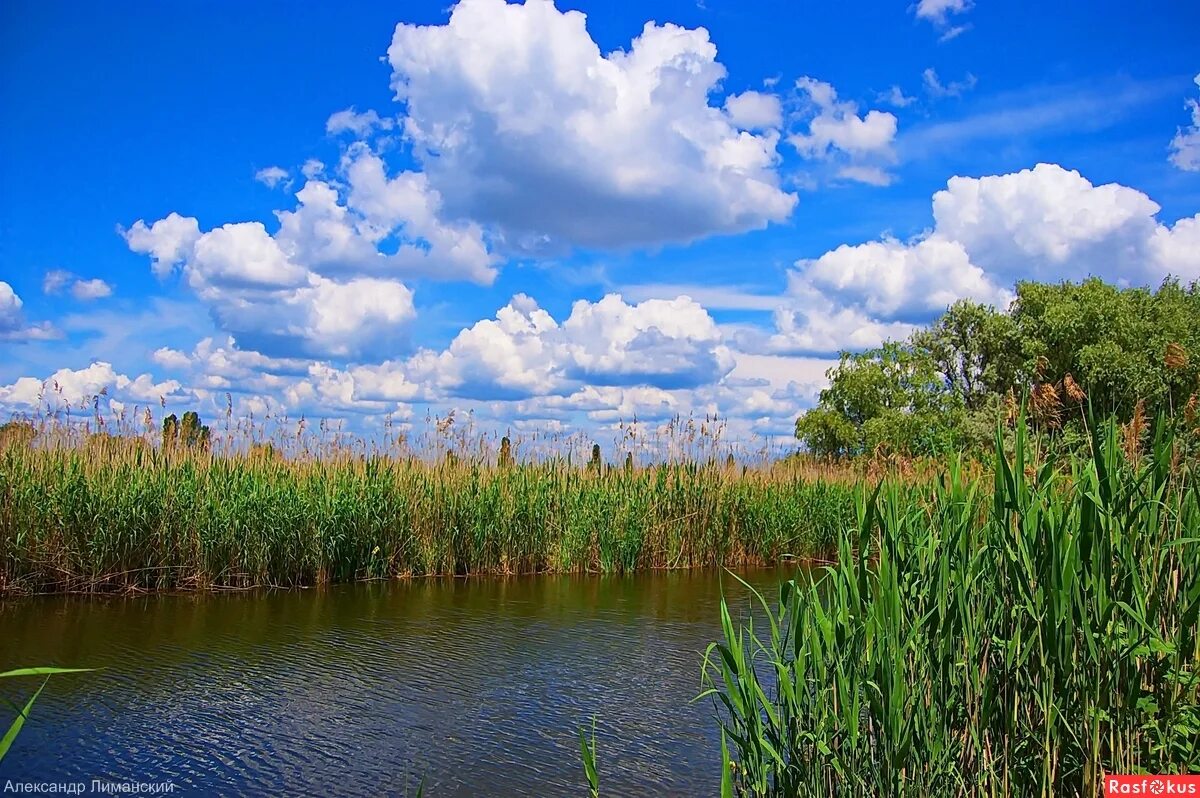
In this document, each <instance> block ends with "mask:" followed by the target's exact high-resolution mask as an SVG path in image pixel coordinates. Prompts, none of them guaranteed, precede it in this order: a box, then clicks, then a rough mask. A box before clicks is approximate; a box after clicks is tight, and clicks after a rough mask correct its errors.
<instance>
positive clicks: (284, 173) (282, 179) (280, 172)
mask: <svg viewBox="0 0 1200 798" xmlns="http://www.w3.org/2000/svg"><path fill="white" fill-rule="evenodd" d="M289 177H290V176H289V174H288V170H286V169H284V168H283V167H282V166H268V167H265V168H263V169H259V170H258V171H257V172H255V173H254V179H255V180H257V181H258V182H260V183H262V184H263V185H264V186H266V187H267V188H275V187H276V186H278V185H280V184H283V185H285V186H286V185H289V184H290V182H291V181H290V180H289Z"/></svg>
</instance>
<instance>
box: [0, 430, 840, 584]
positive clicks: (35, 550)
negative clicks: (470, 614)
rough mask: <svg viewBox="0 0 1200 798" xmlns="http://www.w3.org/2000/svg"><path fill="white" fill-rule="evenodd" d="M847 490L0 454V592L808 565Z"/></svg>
mask: <svg viewBox="0 0 1200 798" xmlns="http://www.w3.org/2000/svg"><path fill="white" fill-rule="evenodd" d="M862 493H863V488H862V487H860V486H859V485H858V484H857V483H856V482H851V481H849V480H846V479H838V478H832V479H830V478H823V477H821V476H814V475H813V473H812V471H811V469H805V468H801V467H796V466H789V465H788V464H786V463H785V464H778V465H776V466H774V467H770V468H745V467H742V466H740V465H735V464H715V463H711V464H703V465H701V464H695V463H685V464H668V465H660V466H654V467H648V468H638V467H633V466H629V467H609V466H583V467H580V466H577V465H576V466H571V465H569V464H567V463H565V462H563V461H553V462H546V463H529V464H518V463H513V464H509V465H497V464H491V465H487V464H472V463H468V462H464V461H462V460H456V459H453V458H447V459H443V460H442V461H441V462H439V463H437V464H429V463H426V462H423V461H420V460H416V459H400V458H392V457H377V458H363V457H342V458H328V459H310V460H301V461H295V460H287V459H283V458H278V457H265V456H247V455H235V456H215V455H210V454H207V453H191V452H163V451H161V450H156V449H153V448H151V447H148V446H109V447H105V448H103V449H101V450H99V451H97V450H96V449H94V448H93V449H88V448H50V449H39V448H33V447H16V446H14V447H9V448H8V449H7V450H5V451H3V452H0V595H19V594H32V593H54V592H85V593H88V592H111V591H127V590H146V591H158V590H164V591H166V590H170V591H177V590H205V589H213V588H245V587H251V586H260V585H261V586H286V587H296V586H307V585H316V584H326V583H336V582H349V581H356V580H363V579H380V578H396V577H409V576H425V575H474V574H514V573H544V572H554V573H577V572H602V573H626V572H631V571H639V570H646V569H676V568H692V567H697V566H718V565H720V566H746V565H770V564H775V563H778V562H779V561H780V560H782V559H786V558H788V557H800V558H805V557H820V556H823V555H825V554H827V553H829V552H830V551H831V550H832V549H833V547H835V546H836V543H835V541H836V540H837V538H838V536H839V535H840V534H841V533H842V532H843V531H844V530H845V529H847V528H848V527H851V526H853V524H854V519H855V515H856V510H855V507H856V505H857V503H858V502H860V500H861V499H862Z"/></svg>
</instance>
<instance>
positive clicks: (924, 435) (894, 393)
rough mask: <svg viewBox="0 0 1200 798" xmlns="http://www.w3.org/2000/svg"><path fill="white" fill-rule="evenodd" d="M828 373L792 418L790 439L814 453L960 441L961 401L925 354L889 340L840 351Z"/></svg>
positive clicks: (933, 448) (911, 450)
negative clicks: (812, 402)
mask: <svg viewBox="0 0 1200 798" xmlns="http://www.w3.org/2000/svg"><path fill="white" fill-rule="evenodd" d="M826 376H827V377H828V378H829V387H828V388H826V389H825V390H823V391H821V394H820V399H819V402H818V404H817V406H816V407H815V408H813V409H812V410H809V411H808V412H807V413H805V414H804V415H802V416H801V417H800V418H799V419H798V420H797V422H796V437H797V438H799V439H800V440H802V441H803V442H804V444H805V445H806V446H807V447H808V449H809V451H811V452H813V453H814V454H818V455H824V456H855V455H859V454H864V453H867V452H870V451H875V450H876V449H880V448H882V449H885V450H888V451H896V452H901V453H904V454H911V455H917V454H932V453H934V452H938V451H944V450H946V449H948V448H951V447H954V446H957V445H958V443H959V442H958V440H957V438H958V434H957V433H958V429H959V428H960V427H961V421H962V418H961V417H962V401H961V399H960V398H959V397H958V396H957V395H956V394H954V393H952V392H950V391H949V390H947V387H946V381H945V379H944V378H943V376H942V374H941V372H939V371H938V367H937V365H936V364H935V362H934V360H933V358H932V357H930V356H929V354H928V353H927V352H925V351H923V350H920V349H917V348H915V347H913V346H911V345H909V344H903V343H895V342H889V343H885V344H884V345H883V346H881V347H879V348H877V349H870V350H868V351H866V352H862V353H858V354H852V353H850V352H843V353H842V356H841V359H840V361H839V362H838V365H837V366H834V367H833V368H832V369H830V370H829V371H828V372H826Z"/></svg>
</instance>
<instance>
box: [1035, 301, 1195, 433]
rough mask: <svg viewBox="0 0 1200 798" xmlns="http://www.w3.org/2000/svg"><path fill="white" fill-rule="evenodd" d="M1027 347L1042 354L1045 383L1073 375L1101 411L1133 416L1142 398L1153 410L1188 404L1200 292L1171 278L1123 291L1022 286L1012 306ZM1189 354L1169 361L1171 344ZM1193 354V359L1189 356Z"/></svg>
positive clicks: (1192, 378)
mask: <svg viewBox="0 0 1200 798" xmlns="http://www.w3.org/2000/svg"><path fill="white" fill-rule="evenodd" d="M1012 318H1013V322H1014V323H1015V324H1016V326H1017V328H1018V329H1019V330H1020V335H1021V337H1022V346H1023V347H1024V349H1025V351H1026V352H1027V353H1028V354H1029V355H1031V356H1032V357H1034V358H1039V357H1040V358H1042V359H1043V360H1042V363H1043V369H1042V373H1041V374H1040V375H1039V376H1040V379H1041V380H1042V381H1044V382H1051V383H1058V382H1061V381H1062V380H1063V379H1064V377H1065V376H1066V375H1067V374H1070V375H1072V377H1073V379H1074V380H1075V381H1076V382H1078V383H1079V385H1080V386H1081V387H1082V388H1083V390H1084V391H1085V392H1086V393H1087V394H1088V396H1089V397H1090V398H1091V401H1092V405H1093V407H1095V408H1096V409H1097V410H1098V411H1100V412H1104V413H1108V412H1115V413H1116V414H1118V415H1119V416H1121V417H1123V418H1128V417H1129V415H1130V414H1131V413H1132V411H1133V408H1134V406H1135V405H1136V404H1137V402H1138V400H1139V399H1140V400H1143V401H1145V403H1146V405H1147V407H1148V409H1150V410H1151V411H1157V410H1169V409H1170V408H1171V407H1181V406H1182V404H1183V403H1185V402H1187V399H1188V397H1189V396H1190V395H1191V393H1192V392H1193V391H1195V390H1196V387H1197V385H1196V380H1197V374H1198V371H1197V368H1198V367H1200V363H1198V362H1197V358H1196V357H1195V356H1194V355H1196V354H1200V292H1198V290H1197V285H1196V284H1195V283H1193V284H1191V285H1190V286H1188V287H1187V288H1184V287H1183V286H1181V285H1180V284H1179V282H1178V281H1177V280H1171V279H1169V280H1166V281H1165V282H1163V284H1162V285H1161V286H1160V287H1159V288H1158V290H1157V291H1152V290H1150V289H1148V288H1119V287H1117V286H1114V285H1111V284H1108V283H1105V282H1103V281H1101V280H1099V279H1096V278H1092V279H1089V280H1085V281H1084V282H1082V283H1067V282H1064V283H1058V284H1045V283H1032V282H1026V283H1019V284H1018V285H1017V300H1016V302H1015V303H1014V305H1013V310H1012ZM1172 344H1174V345H1175V347H1176V350H1177V352H1181V353H1182V354H1183V362H1182V363H1181V362H1180V361H1179V360H1178V359H1176V360H1175V362H1174V363H1173V364H1168V358H1167V348H1168V347H1169V346H1171V345H1172ZM1189 354H1190V355H1191V356H1189Z"/></svg>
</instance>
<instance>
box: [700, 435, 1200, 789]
mask: <svg viewBox="0 0 1200 798" xmlns="http://www.w3.org/2000/svg"><path fill="white" fill-rule="evenodd" d="M1091 428H1092V430H1093V431H1092V433H1091V435H1092V443H1091V447H1092V448H1091V454H1090V456H1079V457H1075V458H1073V459H1070V460H1068V461H1066V462H1061V461H1060V462H1057V463H1056V462H1047V463H1041V464H1036V465H1035V463H1034V462H1033V461H1034V456H1033V455H1032V454H1031V452H1030V447H1029V444H1028V437H1027V434H1026V429H1025V423H1024V419H1023V418H1022V419H1019V420H1018V421H1017V426H1016V430H1015V433H1013V434H1012V437H1011V438H1010V440H1009V442H1008V446H1007V447H1006V446H1004V445H1003V443H1004V442H1003V441H1001V440H999V436H998V439H997V451H1000V452H1004V451H1005V450H1006V448H1007V451H1009V452H1010V454H1008V455H1005V454H1000V455H998V456H997V457H996V460H995V463H994V484H993V485H991V486H989V485H988V482H987V481H985V480H979V479H977V478H970V477H968V476H966V475H965V474H964V473H963V470H962V469H961V468H959V467H958V466H957V464H955V463H953V462H951V463H950V464H949V465H948V466H947V468H946V471H945V475H944V477H943V479H942V480H940V481H938V482H936V483H934V484H933V485H931V486H930V487H929V488H928V489H927V490H925V491H924V493H923V495H922V496H920V497H919V498H918V499H917V500H914V496H913V495H912V489H911V488H910V487H908V486H904V485H897V484H896V483H895V482H894V481H892V480H885V481H884V482H882V483H881V485H880V487H879V488H878V490H877V491H876V492H874V493H873V494H871V495H867V496H862V497H860V499H861V500H860V502H859V505H858V510H857V516H858V524H857V530H856V531H855V532H852V533H851V534H847V535H844V536H842V537H841V538H840V540H839V542H838V548H839V556H838V558H837V562H836V564H834V565H832V566H830V567H828V568H827V569H825V571H824V573H823V574H822V575H820V576H817V577H811V578H804V577H797V579H796V580H793V581H791V582H788V583H786V584H784V585H783V586H782V587H781V589H780V595H779V597H778V600H777V601H774V600H772V601H771V602H768V601H766V600H765V599H763V597H762V596H758V602H759V605H760V606H758V607H757V608H756V610H755V612H753V613H751V614H750V615H749V616H747V617H746V618H745V619H744V620H742V621H740V622H739V623H736V624H735V622H734V620H733V617H732V616H731V615H730V612H729V608H728V607H727V606H725V605H724V604H722V608H721V621H722V625H723V639H722V640H720V641H719V642H717V643H714V644H713V646H711V647H710V649H709V651H708V654H707V656H706V659H705V666H704V678H705V682H706V684H707V686H708V689H707V690H706V692H705V693H704V694H703V695H704V696H708V697H711V699H712V700H713V701H714V702H715V703H716V707H717V711H718V716H719V718H720V723H721V727H722V751H723V753H724V756H723V759H724V767H723V774H722V794H723V795H730V796H732V795H747V796H843V795H845V796H850V795H897V796H901V795H911V796H961V795H986V796H1096V795H1101V794H1103V785H1104V777H1105V776H1106V775H1108V774H1114V773H1187V772H1194V771H1196V770H1197V769H1200V693H1198V689H1200V671H1198V670H1197V656H1198V648H1197V631H1198V624H1197V615H1198V613H1200V488H1198V487H1197V484H1196V478H1195V477H1196V474H1195V470H1194V467H1190V466H1189V465H1188V464H1187V462H1186V460H1182V461H1181V459H1180V447H1179V446H1178V445H1177V443H1178V442H1177V441H1175V440H1173V439H1172V437H1171V434H1170V433H1169V431H1168V429H1167V426H1166V425H1162V424H1160V425H1159V427H1158V429H1157V431H1156V432H1155V434H1154V436H1153V439H1152V445H1151V446H1150V448H1149V452H1148V453H1144V454H1143V453H1142V452H1140V451H1139V447H1138V446H1136V445H1134V446H1130V445H1129V435H1128V434H1127V433H1128V430H1121V429H1119V428H1118V427H1117V426H1116V425H1114V424H1107V425H1101V428H1100V429H1099V430H1096V425H1095V424H1092V425H1091ZM989 488H990V489H989ZM756 595H757V594H756Z"/></svg>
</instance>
